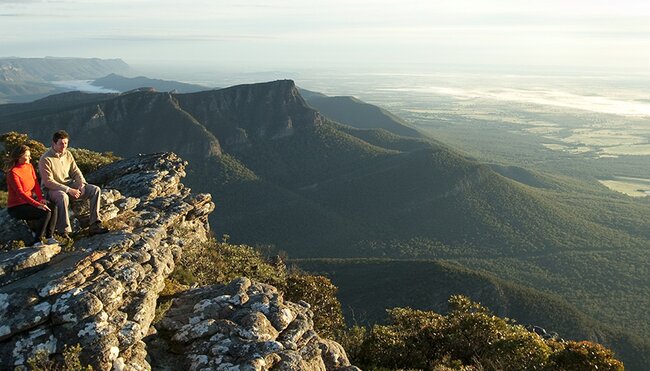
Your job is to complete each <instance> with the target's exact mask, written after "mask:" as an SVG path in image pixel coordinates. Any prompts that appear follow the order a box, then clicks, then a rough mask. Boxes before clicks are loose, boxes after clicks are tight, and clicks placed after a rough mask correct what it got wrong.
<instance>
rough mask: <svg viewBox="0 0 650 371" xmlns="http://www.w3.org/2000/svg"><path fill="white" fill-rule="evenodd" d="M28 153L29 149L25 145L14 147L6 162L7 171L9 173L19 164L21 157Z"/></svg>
mask: <svg viewBox="0 0 650 371" xmlns="http://www.w3.org/2000/svg"><path fill="white" fill-rule="evenodd" d="M27 151H29V147H28V146H26V145H24V144H21V145H19V146H17V147H14V149H12V150H11V152H9V156H8V157H7V160H6V161H5V171H9V170H11V168H12V167H14V166H16V164H18V159H20V157H21V156H22V155H24V154H25V152H27Z"/></svg>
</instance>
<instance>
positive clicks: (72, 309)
mask: <svg viewBox="0 0 650 371" xmlns="http://www.w3.org/2000/svg"><path fill="white" fill-rule="evenodd" d="M185 166H186V163H185V162H184V161H183V160H181V159H180V158H179V157H178V156H176V155H175V154H173V153H159V154H152V155H140V156H137V157H133V158H129V159H126V160H122V161H119V162H116V163H113V164H111V165H108V166H106V167H103V168H101V169H99V170H98V171H97V172H95V173H93V174H89V175H88V176H87V179H88V181H89V182H90V183H92V184H96V185H99V186H100V187H101V188H102V207H101V210H100V213H101V216H102V220H104V222H106V223H107V224H108V225H109V226H110V229H111V231H110V232H109V233H107V234H102V235H95V236H90V237H83V238H78V239H77V240H76V241H75V243H74V246H73V249H72V250H73V251H62V250H61V247H59V246H57V245H49V246H46V247H43V248H40V249H38V248H22V249H18V250H8V251H0V366H1V367H0V368H2V369H15V368H18V369H21V368H23V367H25V366H26V363H27V360H28V359H29V358H30V357H32V356H33V355H34V354H35V353H36V352H37V351H45V352H47V353H48V354H50V355H51V356H52V357H55V358H56V357H61V355H62V352H63V350H64V347H65V346H66V345H68V346H72V345H76V344H79V345H81V348H82V351H81V354H80V359H81V362H82V363H83V364H89V365H91V366H92V367H93V369H95V370H151V369H156V370H158V369H160V370H178V369H189V370H267V369H273V370H340V371H343V370H357V368H356V367H354V366H351V365H350V363H349V361H348V358H347V356H346V354H345V351H344V350H343V348H342V347H341V346H340V345H339V344H337V343H335V342H333V341H331V340H327V339H322V338H320V337H319V336H318V334H317V333H316V332H315V331H314V329H313V321H312V316H313V314H312V312H311V310H310V309H309V304H307V303H304V302H303V303H300V304H296V303H291V302H288V301H286V302H285V301H284V300H283V297H282V293H281V292H278V290H277V289H276V288H274V287H272V286H269V285H265V284H262V283H257V282H251V281H250V280H249V279H247V278H244V277H242V278H239V279H236V280H234V281H233V282H231V283H230V284H228V285H215V286H208V287H202V288H196V289H192V290H189V291H186V292H184V293H182V294H181V295H180V296H179V297H177V298H176V299H174V302H173V304H172V307H171V308H170V309H169V310H168V311H167V313H166V316H165V317H164V318H163V319H162V320H161V321H160V322H158V324H157V325H156V326H155V327H154V326H152V321H153V319H154V315H155V311H156V305H157V299H158V296H159V294H160V292H161V291H162V290H163V288H164V280H165V278H167V277H168V276H169V275H170V274H171V273H172V271H173V270H174V267H175V261H177V260H178V258H179V257H181V256H182V253H183V247H184V246H191V244H194V243H200V242H204V241H205V240H206V239H207V238H208V232H209V225H208V221H207V220H208V215H209V214H210V213H211V212H212V210H213V209H214V204H213V203H212V199H211V197H210V195H207V194H198V195H195V194H192V193H191V192H190V190H189V189H188V188H186V187H185V186H184V185H183V184H182V183H181V179H182V178H183V177H184V176H185ZM73 212H74V214H75V215H76V217H78V220H79V221H80V223H81V224H82V225H83V219H84V217H85V214H86V213H87V206H85V205H84V204H82V203H80V204H77V205H74V206H73ZM4 214H6V213H4ZM4 214H3V211H0V243H1V244H5V243H8V242H9V241H10V240H12V239H13V240H16V239H22V238H23V237H24V238H28V237H29V229H28V227H27V226H26V225H25V224H24V223H17V222H15V221H14V220H9V219H6V218H7V215H4ZM2 220H5V221H6V223H4V222H2ZM25 236H27V237H25Z"/></svg>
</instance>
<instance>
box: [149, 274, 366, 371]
mask: <svg viewBox="0 0 650 371" xmlns="http://www.w3.org/2000/svg"><path fill="white" fill-rule="evenodd" d="M312 317H313V313H312V312H311V310H310V309H309V304H307V303H305V302H301V303H298V304H296V303H292V302H288V301H286V302H285V301H284V300H283V298H282V293H280V292H278V290H277V289H276V288H275V287H273V286H270V285H266V284H262V283H257V282H251V281H250V280H249V279H248V278H245V277H241V278H238V279H236V280H234V281H232V282H231V283H230V284H228V285H226V286H224V285H216V286H209V287H203V288H199V289H196V290H192V291H188V292H186V293H185V294H184V295H182V296H181V297H179V298H176V299H174V301H173V304H172V307H171V308H170V309H169V310H168V311H167V312H166V314H165V317H164V318H163V319H162V320H161V321H160V322H159V323H158V324H157V325H156V328H157V330H158V332H157V334H156V335H154V336H152V339H151V340H149V339H147V342H148V344H149V346H150V349H151V353H150V355H152V360H153V359H154V358H155V359H156V360H163V361H162V363H161V364H157V363H155V362H154V363H153V364H152V366H153V367H154V368H155V369H161V370H163V369H164V370H174V369H177V370H178V369H187V370H190V371H199V370H201V371H208V370H224V371H225V370H250V371H259V370H337V371H353V370H359V369H358V368H357V367H354V366H351V365H350V362H349V360H348V358H347V355H346V354H345V351H344V350H343V348H342V347H341V346H340V345H339V344H338V343H336V342H334V341H331V340H327V339H322V338H321V337H319V336H318V334H317V333H316V332H315V331H314V323H313V321H312ZM154 354H156V355H157V356H156V357H153V355H154ZM165 357H166V359H165Z"/></svg>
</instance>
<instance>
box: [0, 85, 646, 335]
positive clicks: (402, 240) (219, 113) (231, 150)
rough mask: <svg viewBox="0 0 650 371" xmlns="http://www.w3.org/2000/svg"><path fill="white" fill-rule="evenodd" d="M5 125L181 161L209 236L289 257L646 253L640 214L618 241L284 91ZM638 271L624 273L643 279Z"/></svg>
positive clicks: (420, 147) (135, 95)
mask: <svg viewBox="0 0 650 371" xmlns="http://www.w3.org/2000/svg"><path fill="white" fill-rule="evenodd" d="M2 112H3V110H2V108H1V106H0V129H2V130H19V131H28V133H29V134H30V135H32V136H34V137H35V138H36V139H40V140H42V141H44V142H49V135H51V132H52V131H53V130H54V129H59V128H64V129H66V130H68V131H69V132H70V134H71V136H72V137H71V139H72V143H73V145H75V146H76V145H80V146H83V147H89V148H91V149H95V150H100V151H107V150H112V151H114V152H115V153H116V154H118V155H120V154H131V153H140V152H144V151H148V150H150V149H153V148H156V149H157V150H163V149H165V150H174V151H178V152H179V153H180V154H181V155H183V156H184V157H186V158H187V159H188V160H189V161H190V166H189V167H188V183H189V184H190V185H192V186H193V187H194V188H195V189H197V190H199V191H202V192H206V191H208V192H211V193H212V194H213V197H214V199H215V201H216V203H217V205H218V207H217V210H216V212H215V213H214V214H213V216H212V220H213V225H214V230H215V231H216V233H217V234H228V235H230V236H231V238H232V240H233V241H234V242H238V243H240V242H241V243H243V242H246V243H248V244H257V245H263V246H269V245H274V246H275V248H276V249H282V250H285V251H288V252H289V254H290V255H291V256H292V257H373V256H374V257H377V256H379V257H381V256H387V257H426V258H441V257H446V258H449V257H454V258H461V257H468V258H472V259H482V258H485V257H489V256H494V257H509V258H512V259H520V260H521V261H525V260H526V259H528V258H529V257H530V254H538V253H545V254H548V255H552V254H555V253H560V252H563V251H573V250H575V251H584V252H586V253H591V252H592V251H595V252H599V251H610V250H612V249H619V250H621V251H626V252H631V251H641V249H642V248H643V247H644V246H646V243H647V240H645V239H644V238H645V237H644V235H643V234H642V233H643V232H642V225H641V224H640V223H641V222H640V220H643V215H647V213H648V211H647V210H646V209H643V208H641V207H639V208H638V209H636V212H638V217H639V218H638V220H637V219H629V221H628V222H629V224H630V225H629V226H627V227H626V228H625V229H623V228H621V227H620V226H611V225H609V224H608V223H607V222H606V221H603V220H601V219H600V218H596V217H595V216H594V215H595V214H597V213H596V212H595V211H593V210H592V209H586V208H584V207H582V208H576V207H573V205H570V204H568V205H563V204H560V203H558V202H557V199H558V195H563V194H562V193H559V192H564V191H563V190H562V187H548V188H537V187H532V186H530V185H527V184H525V183H521V182H519V181H517V180H516V179H513V178H516V177H517V176H525V175H526V174H525V173H522V172H518V171H511V172H507V171H506V172H505V173H506V174H507V175H510V176H511V177H506V176H503V175H501V174H499V173H498V172H496V171H494V170H493V168H491V167H490V166H489V165H486V164H481V163H479V162H477V161H475V160H473V159H471V158H468V157H466V156H464V155H462V154H459V153H457V152H455V151H453V150H452V149H450V148H448V147H446V146H444V145H442V144H440V143H438V142H435V141H427V140H422V139H414V138H404V137H399V136H397V135H394V134H392V133H389V132H388V131H373V130H361V129H355V128H352V127H349V126H342V125H340V124H338V123H336V122H333V121H331V120H329V119H327V118H325V117H323V115H321V114H320V113H318V112H317V111H316V110H314V109H313V108H311V107H309V106H308V105H307V104H306V102H305V100H304V99H303V98H302V97H301V96H300V94H299V92H298V91H297V88H296V86H295V83H293V82H292V81H289V80H280V81H276V82H269V83H263V84H248V85H240V86H235V87H231V88H226V89H219V90H213V91H207V92H197V93H192V94H169V93H156V92H146V91H144V92H143V91H139V92H132V93H130V94H122V95H119V96H116V97H112V98H110V99H108V100H107V101H101V102H93V103H90V104H87V105H86V104H82V105H80V106H79V107H75V108H73V109H64V110H62V111H61V112H58V113H52V112H48V113H47V114H36V115H35V116H34V117H32V118H22V119H20V120H15V121H11V122H7V121H5V119H6V117H8V116H6V115H3V114H2ZM90 134H92V135H90ZM41 138H42V139H41ZM96 138H101V141H97V140H96ZM124 138H126V140H125V139H124ZM181 140H182V141H184V144H183V145H180V144H179V142H180V141H181ZM513 174H514V175H513ZM524 178H525V179H523V178H522V179H521V180H524V181H525V180H526V179H528V178H526V177H524ZM539 179H542V180H543V181H545V182H547V183H548V184H551V185H555V184H557V181H556V180H554V179H552V178H548V177H547V178H539ZM564 197H568V196H564ZM588 197H590V198H593V196H591V195H588ZM585 210H586V211H585ZM635 220H636V221H635ZM637 229H638V231H636V232H635V230H637ZM314 236H318V238H314ZM569 257H570V256H569ZM642 261H643V260H641V259H638V262H637V263H636V264H637V265H634V264H635V263H634V261H632V264H633V265H634V267H637V268H638V269H641V268H642V267H638V264H640V263H639V262H642ZM538 264H539V265H538V266H536V267H537V269H540V270H541V269H548V267H547V266H545V265H544V262H543V261H542V260H540V259H538ZM488 268H490V267H488ZM495 269H496V268H495ZM513 269H514V268H513ZM517 269H519V267H518V268H517ZM621 269H623V268H620V267H617V271H616V272H618V273H623V272H621V271H620V270H621ZM486 270H488V269H486ZM616 272H615V273H616ZM493 273H495V274H498V273H499V272H498V271H493ZM518 273H520V274H521V275H523V274H524V273H525V272H524V268H521V270H520V271H518ZM574 273H575V274H576V275H579V274H583V273H584V272H582V271H579V272H571V274H574ZM618 273H617V274H618ZM568 275H569V274H568V273H567V276H568ZM600 279H601V280H602V278H600ZM624 279H625V280H627V281H625V282H628V281H629V280H630V279H631V278H629V277H627V276H624ZM595 280H597V282H602V283H603V284H605V282H604V281H598V280H599V278H597V277H596V278H595ZM537 283H538V281H535V280H533V281H528V282H527V284H528V285H536V284H537ZM617 293H620V292H617ZM626 294H627V293H626ZM589 295H593V296H589V298H592V297H596V298H597V299H598V300H601V301H600V302H597V303H601V304H602V305H603V306H604V305H611V304H612V303H611V301H610V302H607V301H606V300H607V299H606V298H600V297H598V296H597V295H596V294H595V293H589ZM627 298H628V297H626V300H627ZM594 300H595V299H594ZM572 303H573V304H575V301H573V302H572ZM611 310H614V309H611ZM628 310H629V311H630V312H628V314H629V313H635V315H636V314H639V315H640V316H641V315H642V314H640V313H638V312H633V311H634V308H631V309H628ZM589 314H590V315H592V316H594V315H596V314H594V312H590V313H589ZM639 318H641V317H639ZM631 330H633V329H631Z"/></svg>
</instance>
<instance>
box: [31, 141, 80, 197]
mask: <svg viewBox="0 0 650 371" xmlns="http://www.w3.org/2000/svg"><path fill="white" fill-rule="evenodd" d="M38 170H39V172H40V174H41V185H42V186H43V187H44V188H47V189H48V190H50V191H54V190H58V191H63V192H68V190H69V189H70V187H71V186H72V185H73V184H74V185H75V186H76V187H77V188H78V187H80V186H81V185H82V184H86V179H85V178H84V176H83V174H82V173H81V170H79V167H77V163H76V162H75V160H74V157H72V153H70V151H67V150H66V151H65V152H63V153H62V154H59V153H56V152H55V151H54V149H52V148H50V149H49V150H48V151H47V152H45V153H44V154H43V156H41V159H40V160H38Z"/></svg>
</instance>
